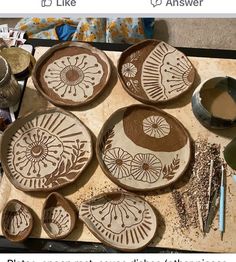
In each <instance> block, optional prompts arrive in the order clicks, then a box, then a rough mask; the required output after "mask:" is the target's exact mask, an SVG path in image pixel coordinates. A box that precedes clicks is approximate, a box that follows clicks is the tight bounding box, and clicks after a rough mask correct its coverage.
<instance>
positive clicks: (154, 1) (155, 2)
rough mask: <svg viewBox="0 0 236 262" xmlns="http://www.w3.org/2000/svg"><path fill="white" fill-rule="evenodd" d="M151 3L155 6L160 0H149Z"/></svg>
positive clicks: (159, 3) (160, 2)
mask: <svg viewBox="0 0 236 262" xmlns="http://www.w3.org/2000/svg"><path fill="white" fill-rule="evenodd" d="M151 4H152V5H153V7H156V6H158V5H161V4H162V0H151Z"/></svg>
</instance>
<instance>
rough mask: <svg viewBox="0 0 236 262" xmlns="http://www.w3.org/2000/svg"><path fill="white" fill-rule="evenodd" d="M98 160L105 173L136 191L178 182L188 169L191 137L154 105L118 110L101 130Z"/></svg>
mask: <svg viewBox="0 0 236 262" xmlns="http://www.w3.org/2000/svg"><path fill="white" fill-rule="evenodd" d="M96 152H97V158H98V161H99V163H100V166H101V167H102V169H103V171H104V172H105V174H106V175H107V176H108V177H109V178H110V179H111V180H113V182H115V183H116V184H118V185H119V186H121V187H123V188H125V189H127V190H133V191H147V190H154V189H157V188H160V187H164V186H167V185H169V184H171V183H173V182H175V181H176V180H177V179H178V178H179V177H180V176H181V175H182V174H183V173H184V172H185V170H186V168H187V167H188V164H189V161H190V157H191V146H190V137H189V135H188V133H187V131H186V130H185V128H184V127H183V125H182V124H181V123H180V122H179V121H178V120H177V119H176V118H174V117H173V116H171V115H169V114H167V113H165V112H164V111H162V110H159V109H156V108H155V107H152V106H146V105H133V106H130V107H126V108H122V109H120V110H118V111H116V112H115V113H114V114H113V115H112V116H111V117H110V118H109V119H108V120H107V122H106V123H105V124H104V126H103V128H102V130H101V131H100V134H99V137H98V141H97V145H96Z"/></svg>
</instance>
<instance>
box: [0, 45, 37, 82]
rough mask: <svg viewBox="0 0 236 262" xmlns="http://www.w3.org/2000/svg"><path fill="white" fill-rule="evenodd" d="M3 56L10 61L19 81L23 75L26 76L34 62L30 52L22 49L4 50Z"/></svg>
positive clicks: (11, 48)
mask: <svg viewBox="0 0 236 262" xmlns="http://www.w3.org/2000/svg"><path fill="white" fill-rule="evenodd" d="M1 55H2V56H3V57H4V58H5V59H6V60H7V61H8V63H9V65H10V67H11V70H12V73H13V74H14V75H15V77H16V78H17V79H19V78H20V76H22V75H26V72H27V71H29V69H30V67H31V62H32V61H33V60H34V59H33V58H32V56H31V54H30V53H29V52H27V51H26V50H24V49H22V48H20V47H10V48H4V49H3V50H2V51H1Z"/></svg>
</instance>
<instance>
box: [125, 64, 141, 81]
mask: <svg viewBox="0 0 236 262" xmlns="http://www.w3.org/2000/svg"><path fill="white" fill-rule="evenodd" d="M137 72H138V70H137V67H136V66H135V65H134V64H132V63H126V64H124V65H123V66H122V74H123V76H125V77H132V78H133V77H135V76H136V74H137Z"/></svg>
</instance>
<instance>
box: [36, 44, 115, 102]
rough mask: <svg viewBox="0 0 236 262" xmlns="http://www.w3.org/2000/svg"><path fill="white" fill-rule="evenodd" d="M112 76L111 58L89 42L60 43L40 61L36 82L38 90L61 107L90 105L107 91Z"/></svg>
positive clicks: (38, 62) (37, 64)
mask: <svg viewBox="0 0 236 262" xmlns="http://www.w3.org/2000/svg"><path fill="white" fill-rule="evenodd" d="M110 74H111V67H110V63H109V59H108V58H107V56H106V54H105V53H104V52H102V51H100V50H99V49H97V48H95V47H92V46H91V45H89V44H85V43H70V42H68V43H63V44H58V45H55V46H53V47H52V48H50V49H49V50H48V51H46V52H45V53H44V54H43V55H42V56H41V57H40V58H39V60H38V61H37V63H36V65H35V68H34V71H33V81H34V85H35V87H36V88H37V90H38V91H39V92H40V93H41V94H42V95H43V96H44V97H45V98H46V99H48V100H49V101H50V102H52V103H53V104H55V105H58V106H81V105H84V104H87V103H90V102H91V101H92V100H93V99H95V98H96V97H97V96H98V95H99V94H100V93H101V92H102V91H103V89H104V88H105V86H106V85H107V83H108V80H109V78H110Z"/></svg>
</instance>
